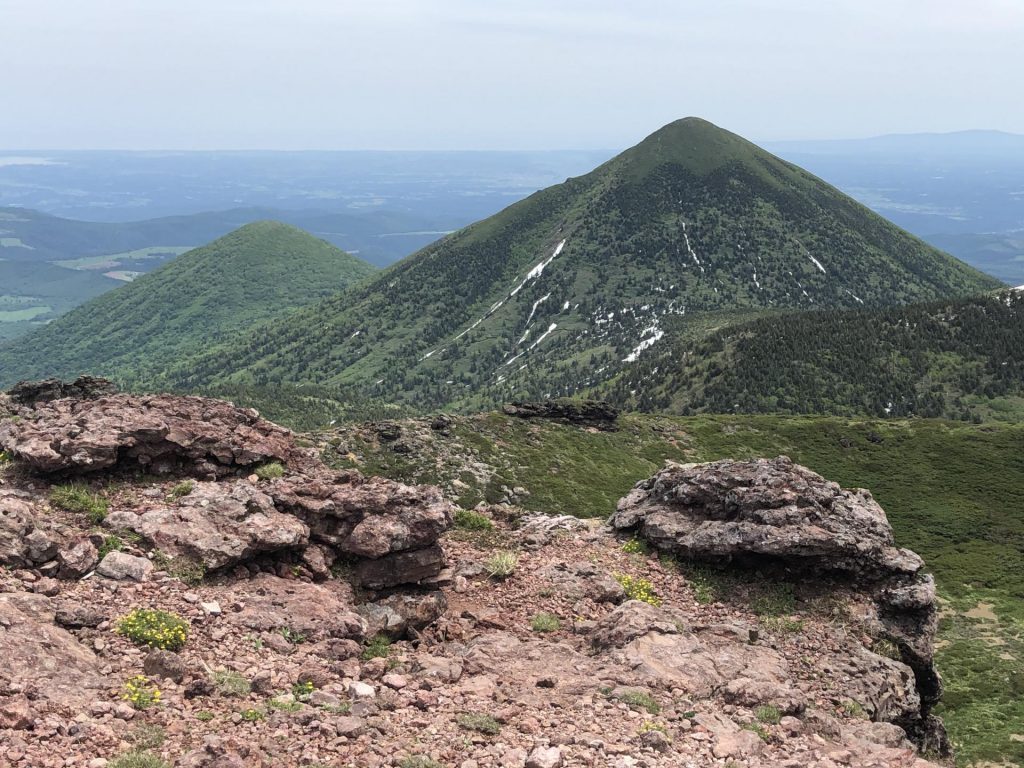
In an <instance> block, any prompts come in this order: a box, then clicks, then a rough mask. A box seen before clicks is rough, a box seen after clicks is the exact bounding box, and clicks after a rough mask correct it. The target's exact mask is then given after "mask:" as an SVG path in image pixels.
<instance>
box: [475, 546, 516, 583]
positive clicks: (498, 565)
mask: <svg viewBox="0 0 1024 768" xmlns="http://www.w3.org/2000/svg"><path fill="white" fill-rule="evenodd" d="M518 564H519V555H517V554H516V553H515V552H512V551H510V550H505V551H503V552H495V553H494V554H493V555H491V556H490V557H489V558H487V562H485V563H484V568H485V569H486V570H487V573H488V574H489V575H490V577H491V578H492V579H507V578H508V577H509V576H511V575H512V572H513V571H514V570H515V569H516V566H517V565H518Z"/></svg>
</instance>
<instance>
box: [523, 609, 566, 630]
mask: <svg viewBox="0 0 1024 768" xmlns="http://www.w3.org/2000/svg"><path fill="white" fill-rule="evenodd" d="M561 626H562V622H561V621H559V619H558V617H557V616H555V615H554V614H553V613H546V612H544V611H541V612H540V613H538V614H537V615H536V616H534V617H533V618H532V619H530V629H532V630H533V631H534V632H539V633H545V632H557V631H558V630H559V629H560V628H561Z"/></svg>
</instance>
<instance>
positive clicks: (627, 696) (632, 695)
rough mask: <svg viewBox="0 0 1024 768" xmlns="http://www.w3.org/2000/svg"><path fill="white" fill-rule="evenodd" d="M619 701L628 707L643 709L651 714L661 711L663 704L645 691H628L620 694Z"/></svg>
mask: <svg viewBox="0 0 1024 768" xmlns="http://www.w3.org/2000/svg"><path fill="white" fill-rule="evenodd" d="M619 701H621V702H622V703H623V704H625V705H626V706H628V707H634V708H636V709H642V710H644V711H645V712H647V713H648V714H650V715H656V714H658V713H659V712H661V705H660V704H659V703H658V702H657V701H655V699H654V697H653V696H651V695H650V694H649V693H645V692H644V691H626V692H625V693H623V694H622V695H621V696H619Z"/></svg>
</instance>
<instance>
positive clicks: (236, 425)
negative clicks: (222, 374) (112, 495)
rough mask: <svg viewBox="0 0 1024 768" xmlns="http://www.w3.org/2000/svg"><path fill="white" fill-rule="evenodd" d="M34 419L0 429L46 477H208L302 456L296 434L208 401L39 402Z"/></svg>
mask: <svg viewBox="0 0 1024 768" xmlns="http://www.w3.org/2000/svg"><path fill="white" fill-rule="evenodd" d="M30 413H31V417H30V418H24V419H21V420H19V421H13V422H7V423H4V424H0V446H2V447H3V449H4V450H6V451H8V452H9V453H10V454H11V455H12V456H14V457H15V458H17V459H19V460H21V461H23V462H25V463H26V464H28V465H29V466H31V467H33V468H34V469H37V470H40V471H44V472H57V471H63V472H68V471H72V472H95V471H97V470H103V469H109V468H111V467H114V466H115V465H117V464H121V465H127V464H136V465H140V466H142V467H144V468H146V469H147V470H149V471H155V472H161V471H170V470H172V469H175V468H178V469H184V470H186V471H194V472H197V473H198V474H201V475H207V474H221V473H224V472H226V471H228V470H230V469H231V468H233V467H245V466H255V465H258V464H260V463H263V462H266V461H271V460H277V461H283V462H286V463H288V462H291V461H293V460H298V459H300V456H301V452H300V451H299V450H298V449H297V448H296V446H295V444H294V441H293V440H292V436H291V433H290V432H289V431H288V430H286V429H284V428H282V427H279V426H277V425H276V424H272V423H270V422H269V421H266V420H264V419H261V418H260V417H259V414H258V413H257V412H256V411H254V410H252V409H243V408H236V407H235V406H233V405H232V404H231V403H227V402H224V401H222V400H213V399H210V398H204V397H181V396H175V395H152V396H139V395H126V394H114V395H107V396H104V397H99V398H96V399H78V398H74V397H67V398H63V399H58V400H49V401H42V402H36V403H35V405H34V408H33V410H32V411H31V412H30Z"/></svg>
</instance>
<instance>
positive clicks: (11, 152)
mask: <svg viewBox="0 0 1024 768" xmlns="http://www.w3.org/2000/svg"><path fill="white" fill-rule="evenodd" d="M711 122H714V121H711ZM715 124H716V125H719V124H718V123H715ZM659 127H660V126H659ZM719 127H720V128H723V129H724V130H727V131H730V132H731V133H736V134H737V135H739V136H743V138H745V139H747V140H748V141H751V142H753V143H754V144H758V145H761V146H767V145H772V144H803V143H808V144H810V143H815V144H817V143H842V142H856V141H873V140H876V139H887V138H897V137H899V138H903V137H907V138H912V137H923V136H930V137H936V136H962V135H966V134H987V135H998V136H1009V137H1013V138H1020V139H1024V132H1021V133H1018V132H1016V131H1007V130H1004V129H1002V128H962V129H957V130H951V131H900V132H893V133H874V134H870V135H867V136H839V137H833V138H820V137H815V136H807V137H803V138H786V139H757V138H752V137H750V136H744V135H743V134H741V133H739V132H737V131H732V130H731V129H729V128H728V127H727V126H723V125H719ZM655 130H657V128H655V129H652V130H651V131H650V132H648V133H646V134H644V136H641V137H639V138H638V139H636V141H635V142H634V143H633V144H630V145H627V146H623V147H612V146H604V147H598V146H594V147H585V146H563V147H534V148H530V147H525V148H520V147H490V148H479V147H478V148H471V149H454V148H453V149H442V148H417V147H395V148H376V149H358V148H346V147H333V148H332V147H308V148H304V149H287V148H270V147H200V148H194V149H184V148H174V147H145V148H141V147H140V148H130V147H65V148H57V147H27V146H26V147H0V161H3V160H10V159H13V158H15V157H16V156H17V153H32V154H43V153H74V152H95V153H101V152H108V153H118V152H125V153H129V152H130V153H154V154H168V155H172V154H187V153H203V152H237V153H239V154H245V153H251V154H257V153H260V154H263V153H265V154H275V153H277V154H316V153H344V152H351V153H359V154H374V153H378V154H385V153H393V154H398V153H403V152H408V153H417V154H427V153H430V154H438V155H442V154H486V153H501V152H508V153H522V154H528V153H537V154H541V153H545V152H587V153H590V152H620V151H622V150H623V149H627V148H628V147H629V146H633V145H634V144H636V143H639V142H640V141H642V140H643V139H644V138H645V137H646V136H648V135H650V133H653V132H654V131H655ZM4 155H6V157H5V156H4ZM26 159H36V158H26ZM31 164H32V163H25V165H31ZM2 167H4V163H2V162H0V168H2Z"/></svg>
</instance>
